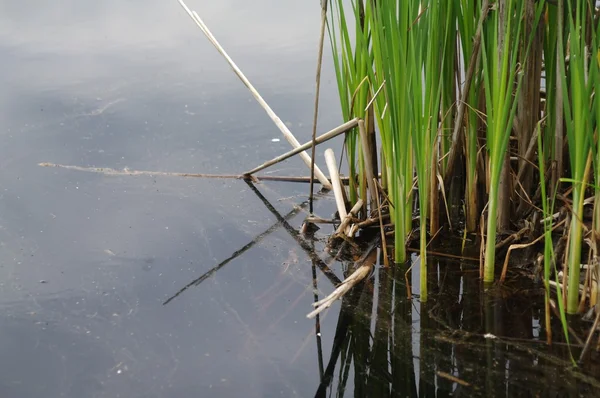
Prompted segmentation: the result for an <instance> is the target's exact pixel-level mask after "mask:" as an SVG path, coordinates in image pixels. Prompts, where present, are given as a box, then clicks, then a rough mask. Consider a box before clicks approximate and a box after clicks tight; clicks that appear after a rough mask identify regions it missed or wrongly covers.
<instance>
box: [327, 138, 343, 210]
mask: <svg viewBox="0 0 600 398" xmlns="http://www.w3.org/2000/svg"><path fill="white" fill-rule="evenodd" d="M325 162H327V169H328V170H329V175H330V177H331V184H332V185H333V195H334V196H335V204H336V206H337V209H338V213H339V215H340V220H343V219H345V218H346V216H347V215H348V212H347V210H346V203H345V202H344V194H343V191H342V190H343V189H344V188H343V187H342V184H341V182H340V173H339V171H338V167H337V163H336V160H335V154H334V153H333V150H332V149H331V148H327V149H326V150H325Z"/></svg>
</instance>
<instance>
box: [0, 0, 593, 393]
mask: <svg viewBox="0 0 600 398" xmlns="http://www.w3.org/2000/svg"><path fill="white" fill-rule="evenodd" d="M189 5H190V7H191V8H193V9H195V10H197V11H198V12H199V14H200V15H201V16H202V17H203V18H204V20H205V22H206V23H207V24H208V25H209V27H210V28H211V30H212V31H213V33H214V34H215V36H216V37H217V38H218V39H219V40H220V41H221V43H222V44H223V46H224V47H225V48H226V49H227V50H228V51H229V53H230V55H231V56H232V58H233V59H234V60H236V61H237V63H238V64H239V66H240V68H241V69H242V70H244V72H245V73H246V75H247V76H248V77H249V79H250V80H251V81H252V82H253V83H254V84H255V86H256V87H257V88H258V90H259V91H260V92H261V94H262V95H263V96H264V97H265V99H266V100H267V102H269V103H270V104H272V106H273V108H274V109H275V111H276V112H277V113H278V114H279V116H280V117H281V118H282V120H284V121H285V122H286V123H287V124H288V126H289V127H290V129H291V130H292V131H293V132H294V133H295V134H296V135H297V137H298V139H299V140H300V141H306V140H308V139H309V136H310V121H311V120H312V101H313V89H314V67H315V61H316V45H317V38H318V30H319V26H318V24H319V13H320V9H319V6H318V2H317V1H314V2H300V1H274V0H258V1H253V2H246V1H241V0H222V1H218V2H215V1H204V0H196V1H193V2H192V1H190V3H189ZM328 54H329V53H328V50H326V52H325V58H326V62H325V66H324V68H325V71H324V74H323V89H322V97H321V103H322V107H321V117H320V129H319V130H320V131H325V130H327V129H329V128H332V127H334V126H336V125H337V124H339V123H340V122H341V116H340V113H339V110H338V107H337V102H336V88H335V81H334V78H333V76H332V67H331V65H330V62H329V57H328ZM0 87H2V90H1V91H0V164H1V167H0V396H2V397H19V398H28V397H73V398H85V397H174V398H176V397H213V396H214V397H309V396H315V394H316V395H317V396H329V395H331V396H342V395H344V394H345V395H347V396H365V397H379V396H390V395H394V396H413V395H417V394H419V395H421V396H446V395H451V394H454V395H461V394H462V395H463V396H473V395H483V396H485V395H489V394H492V393H493V394H494V395H497V396H516V395H520V394H521V393H524V395H525V396H528V395H529V391H533V392H535V391H538V392H541V394H542V395H544V396H546V395H548V396H554V392H556V391H558V390H557V389H558V388H559V387H560V388H562V392H560V393H557V394H558V395H560V394H567V395H570V396H579V395H580V394H582V395H584V394H587V392H588V391H589V387H588V386H589V385H590V383H592V384H593V380H591V381H590V380H588V379H585V380H587V381H586V382H583V381H581V380H582V379H581V377H575V376H572V374H571V373H569V372H567V371H565V370H564V369H565V368H564V362H559V363H558V364H556V363H552V366H551V367H547V366H546V362H547V361H544V360H542V359H540V358H539V356H538V355H537V354H531V353H528V352H527V351H526V350H520V351H519V350H518V349H516V348H514V347H515V344H516V343H515V344H513V345H507V344H505V343H502V342H500V343H497V342H491V341H490V339H484V338H481V336H483V334H484V333H486V332H490V333H491V332H495V333H496V334H498V335H504V336H507V337H512V338H516V339H520V340H519V341H528V340H536V339H542V340H543V336H542V333H540V331H539V329H540V327H539V319H543V318H540V316H543V312H540V311H542V307H541V305H538V306H537V307H535V306H533V307H529V306H525V309H524V311H525V312H524V313H523V311H521V313H520V316H519V317H516V318H515V316H514V314H511V310H512V308H517V307H518V308H520V309H521V308H523V306H522V305H521V304H519V306H517V305H516V304H515V303H512V302H510V301H507V300H506V299H504V298H499V299H498V300H496V301H492V302H489V303H487V304H486V303H483V301H482V300H480V299H479V298H476V299H473V300H475V301H473V300H465V299H463V296H462V294H461V293H460V292H462V287H463V285H464V284H465V283H475V284H476V283H477V281H476V279H475V280H473V279H472V278H471V276H472V275H475V273H474V272H473V269H474V268H473V266H467V265H461V264H458V263H455V264H453V265H452V264H451V265H448V267H450V268H452V267H453V269H455V270H459V272H455V273H450V274H439V275H437V278H438V282H439V283H438V282H436V284H437V285H436V286H441V287H445V286H451V288H450V296H447V294H448V289H444V288H440V289H439V290H440V292H439V295H438V296H434V297H437V299H435V298H434V300H432V302H433V304H430V307H429V308H425V307H423V306H421V305H420V304H419V302H418V300H416V299H414V300H408V299H407V298H406V297H407V295H406V285H405V283H404V273H403V272H404V271H385V270H381V271H378V272H376V273H375V275H374V276H373V277H372V278H371V279H370V281H369V283H367V284H366V286H365V290H364V292H362V291H358V292H357V293H355V294H354V295H352V296H350V297H348V299H346V300H344V303H343V305H342V304H341V303H338V304H336V305H334V306H333V307H332V308H331V309H330V310H329V312H327V313H326V314H325V315H324V316H322V317H321V318H320V336H316V334H315V323H314V321H310V320H307V319H306V318H305V315H306V313H307V312H309V311H310V309H311V306H310V304H311V303H312V302H313V300H314V296H313V294H314V292H315V288H314V286H313V269H312V268H311V260H310V258H309V256H308V255H307V254H306V253H305V252H304V251H303V249H302V248H301V247H300V246H299V245H298V244H297V242H296V240H295V238H294V233H293V232H290V228H289V225H292V226H293V227H295V228H297V227H298V226H299V225H300V224H301V222H302V219H303V218H304V216H305V215H306V211H305V210H302V209H296V211H295V212H293V213H292V214H291V215H290V216H289V217H287V220H288V221H289V224H286V223H284V222H282V221H281V220H280V219H278V217H280V216H279V214H281V215H283V216H285V215H286V214H289V213H290V212H292V211H293V210H294V209H295V206H297V205H298V204H300V203H301V202H303V201H304V199H305V198H306V193H307V186H306V185H294V184H286V183H264V184H260V185H259V186H258V187H254V186H252V185H249V184H246V183H244V182H242V181H238V180H214V179H211V180H205V179H192V178H187V179H186V178H177V177H165V176H136V177H133V176H114V175H113V176H107V175H103V174H97V173H96V174H95V173H85V172H80V171H73V170H65V169H58V168H42V167H39V166H38V163H40V162H51V163H57V164H65V165H77V166H84V167H111V168H116V169H123V168H129V169H132V170H151V171H163V172H171V171H172V172H190V173H214V174H237V173H240V172H242V171H243V170H247V169H249V168H251V167H254V166H256V165H257V164H260V163H262V162H263V161H264V160H266V159H269V158H271V157H274V156H276V155H278V154H280V153H282V152H284V151H285V150H288V149H289V148H288V145H287V143H286V142H285V141H284V140H283V139H282V140H280V141H278V142H274V141H273V139H274V138H281V137H280V133H279V131H278V130H277V129H276V128H275V127H274V126H273V125H272V123H271V122H270V120H269V119H268V118H267V117H266V115H265V114H264V112H263V111H262V110H261V109H260V108H259V107H258V105H256V104H255V102H254V101H253V100H252V98H251V97H250V95H249V94H248V92H247V91H246V89H245V88H244V87H243V86H242V84H241V83H240V82H239V81H238V80H237V78H236V77H235V76H234V75H233V74H232V73H231V71H230V69H229V68H228V67H227V65H226V64H225V63H224V61H223V60H222V59H221V58H220V56H219V55H218V54H217V52H216V51H215V50H214V49H213V48H212V47H211V45H210V44H209V43H208V42H207V40H206V39H205V38H204V36H203V35H202V34H201V32H200V31H199V30H198V29H197V28H196V27H195V25H194V24H193V23H192V21H191V20H190V19H189V17H188V16H187V15H186V14H184V12H183V10H182V9H181V8H180V7H179V5H178V3H177V1H175V0H172V1H164V0H160V1H159V0H147V1H140V0H129V1H117V0H106V1H101V2H81V1H74V0H58V1H55V2H36V1H10V0H0ZM332 145H333V147H334V149H336V150H337V151H338V152H339V148H340V142H339V141H337V142H336V143H334V144H332ZM322 150H323V149H320V150H319V151H318V159H323V157H322ZM321 163H323V162H321ZM269 173H273V174H277V175H306V174H307V173H306V171H305V170H304V169H303V164H302V163H301V162H300V161H299V160H298V159H291V160H290V161H288V162H286V163H284V164H282V165H279V166H276V167H275V168H274V169H273V170H269ZM265 204H267V205H265ZM269 206H271V207H269ZM316 211H317V212H318V213H319V215H321V216H324V217H328V216H330V215H331V213H332V205H331V201H330V199H328V198H323V199H320V200H319V201H318V202H317V205H316ZM277 213H279V214H277ZM265 231H267V233H263V232H265ZM328 232H329V230H327V229H326V228H325V229H323V230H322V233H321V234H320V235H319V236H321V237H323V236H325V235H326V234H327V233H328ZM257 236H258V237H259V238H258V239H257ZM251 242H254V243H252V244H251V245H250V246H249V247H248V246H247V245H248V244H249V243H251ZM315 245H316V247H317V252H318V253H320V254H321V255H322V257H323V258H325V257H327V256H326V255H325V254H323V252H322V250H321V248H322V242H320V241H318V242H316V243H315ZM240 249H242V250H243V253H242V254H241V255H239V256H236V257H235V258H233V259H232V260H231V261H229V262H227V263H226V264H225V265H224V266H222V267H220V268H219V269H218V270H217V271H214V272H211V273H210V274H209V275H208V277H203V275H205V274H206V273H207V272H208V271H209V270H211V269H212V268H213V267H215V266H216V265H217V264H219V263H221V262H222V261H223V260H226V259H228V258H229V257H231V256H232V254H234V253H235V252H236V251H239V250H240ZM457 264H458V265H457ZM442 266H444V265H443V264H442V265H440V267H442ZM333 269H334V271H335V272H336V273H337V274H338V276H339V277H340V278H341V277H342V265H340V264H337V265H334V266H333ZM433 269H434V270H438V271H439V270H440V269H441V268H439V267H437V268H436V267H433ZM394 272H396V274H394ZM316 275H317V283H318V286H317V289H316V291H317V292H318V293H319V295H320V297H322V295H323V293H329V292H331V290H332V289H333V285H332V284H331V281H330V280H328V278H326V277H325V276H324V274H323V273H322V272H321V271H319V270H317V271H316ZM440 275H445V276H444V278H441V277H440ZM447 275H452V276H451V277H448V279H445V278H446V276H447ZM469 278H471V279H469ZM442 279H443V280H442ZM446 281H449V282H448V284H446ZM468 281H470V282H468ZM450 282H452V283H450ZM532 290H533V291H536V290H535V289H532ZM178 292H179V294H177V293H178ZM536 292H537V291H536ZM416 293H418V292H416ZM533 297H534V298H535V300H534V301H535V302H536V303H538V304H539V302H540V301H539V299H540V297H541V296H540V294H539V292H537V293H536V294H534V295H533ZM528 300H529V301H531V298H529V299H528ZM167 301H168V304H166V305H164V303H165V302H167ZM436 303H438V304H436ZM484 304H485V305H484ZM436 305H437V306H436ZM513 305H514V307H513ZM486 306H491V307H490V308H493V313H494V314H495V315H496V317H495V318H494V319H495V321H496V322H498V319H499V320H500V321H502V320H503V319H511V320H514V319H518V320H520V321H521V323H524V324H519V325H518V327H511V325H510V324H508V326H505V327H504V329H503V330H496V329H494V325H496V323H494V322H491V323H490V321H489V319H486V318H485V317H482V316H481V314H482V313H483V312H484V311H483V308H487V307H486ZM440 312H442V313H443V314H444V317H443V318H444V321H443V322H442V321H441V320H440V317H439V313H440ZM423 314H426V316H424V315H423ZM436 314H437V315H436ZM473 314H480V315H479V316H475V315H473ZM507 314H508V315H507ZM500 324H504V325H506V322H504V323H503V322H500ZM486 325H488V326H489V325H491V326H489V327H490V328H491V329H486V327H487V326H486ZM447 327H452V328H458V329H465V330H468V331H470V332H472V333H474V334H473V335H472V336H470V337H469V338H470V339H471V340H469V341H468V344H466V343H465V341H467V340H466V338H465V336H464V335H461V334H458V335H455V334H452V333H448V330H449V329H447ZM492 329H493V330H492ZM317 337H319V338H317ZM526 346H527V345H526ZM507 347H508V348H507ZM509 347H512V349H510V348H509ZM527 347H529V346H527ZM430 348H431V349H430ZM534 348H535V346H534ZM484 354H485V355H484ZM511 370H512V373H511ZM565 373H566V374H567V376H564V374H565ZM559 374H560V375H561V377H558V376H557V375H559ZM448 375H450V376H451V375H454V376H455V377H456V378H457V379H458V381H452V380H453V379H451V378H448ZM517 376H518V377H517ZM464 383H466V384H464Z"/></svg>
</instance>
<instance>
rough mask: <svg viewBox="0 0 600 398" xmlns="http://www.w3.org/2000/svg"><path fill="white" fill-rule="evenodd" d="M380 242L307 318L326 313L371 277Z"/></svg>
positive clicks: (367, 252) (357, 262) (368, 251)
mask: <svg viewBox="0 0 600 398" xmlns="http://www.w3.org/2000/svg"><path fill="white" fill-rule="evenodd" d="M378 241H379V240H378V239H377V240H376V241H375V243H373V244H371V246H370V248H369V249H368V250H367V251H366V252H365V254H364V255H363V256H362V257H361V258H360V259H359V260H358V261H356V262H355V265H356V266H357V268H356V270H355V271H354V272H353V273H352V275H350V276H349V277H347V278H346V279H344V281H343V282H342V283H341V284H340V285H339V286H338V287H337V288H336V289H335V290H334V291H333V292H332V293H331V294H330V295H329V296H327V297H325V298H324V299H322V300H319V301H317V302H316V303H313V304H312V306H313V307H315V310H314V311H312V312H311V313H309V314H308V315H306V317H307V318H309V319H312V318H314V317H315V316H317V315H318V314H320V313H321V312H323V311H325V310H326V309H327V308H329V307H331V305H332V304H333V303H334V302H335V301H336V300H338V299H339V298H341V297H342V296H344V295H345V294H346V293H348V291H350V289H352V288H353V287H354V286H356V285H357V284H359V283H360V282H361V281H362V280H363V279H365V278H366V277H367V276H369V274H370V273H371V270H372V269H373V266H374V265H375V261H376V260H377V245H376V243H377V242H378Z"/></svg>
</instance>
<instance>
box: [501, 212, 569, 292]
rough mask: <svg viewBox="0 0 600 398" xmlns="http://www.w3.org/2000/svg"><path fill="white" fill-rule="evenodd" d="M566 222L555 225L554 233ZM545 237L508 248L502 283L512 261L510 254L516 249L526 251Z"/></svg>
mask: <svg viewBox="0 0 600 398" xmlns="http://www.w3.org/2000/svg"><path fill="white" fill-rule="evenodd" d="M564 222H565V220H562V221H561V222H559V223H558V224H556V225H554V226H553V227H552V231H554V230H555V229H556V228H558V227H559V226H561V225H562V224H564ZM544 236H545V234H542V235H540V236H539V237H537V238H536V239H535V240H533V241H531V242H529V243H522V244H514V245H510V246H509V247H508V251H507V252H506V257H505V258H504V266H503V267H502V275H500V283H502V282H504V279H506V272H507V271H508V261H509V260H510V252H512V251H513V250H516V249H524V248H526V247H529V246H531V245H534V244H536V243H538V242H539V241H541V240H542V239H544Z"/></svg>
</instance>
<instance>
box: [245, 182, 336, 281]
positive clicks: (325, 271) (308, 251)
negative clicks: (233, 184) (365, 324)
mask: <svg viewBox="0 0 600 398" xmlns="http://www.w3.org/2000/svg"><path fill="white" fill-rule="evenodd" d="M244 182H245V183H246V184H248V186H249V187H250V189H251V190H252V192H254V193H255V194H256V196H258V198H259V199H260V201H261V202H262V203H263V204H264V205H265V207H266V208H267V209H268V210H269V211H270V212H271V213H272V214H273V215H274V216H275V218H277V221H278V222H280V223H281V225H282V226H283V228H284V229H285V230H286V231H287V232H288V233H289V234H290V236H291V237H292V238H294V240H295V241H296V242H297V243H298V245H299V246H300V247H301V248H302V250H304V252H305V253H306V254H307V255H308V257H309V258H310V259H311V260H313V261H314V262H315V264H316V266H317V267H318V268H319V269H320V270H321V271H322V272H323V274H324V275H325V276H326V277H327V279H329V280H330V281H331V283H332V284H333V285H334V286H337V285H339V284H340V283H342V281H341V280H340V279H339V278H338V277H337V276H336V275H335V273H334V272H333V271H332V270H331V269H330V268H329V266H328V265H327V264H325V263H324V262H323V260H321V257H319V255H318V254H317V253H316V252H315V251H314V248H313V247H311V244H310V243H309V242H308V241H307V240H306V239H304V238H303V237H302V235H301V234H300V232H298V231H297V230H296V229H295V228H294V227H292V226H291V225H290V223H289V222H288V221H287V220H286V219H285V218H284V217H282V216H281V214H279V212H278V211H277V209H275V207H274V206H273V205H272V204H271V202H269V200H268V199H267V198H266V197H265V196H264V195H263V194H262V193H261V192H260V191H259V190H258V188H257V187H256V185H254V183H253V182H251V181H248V180H244ZM317 197H318V195H315V198H317ZM303 203H307V202H303Z"/></svg>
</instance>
